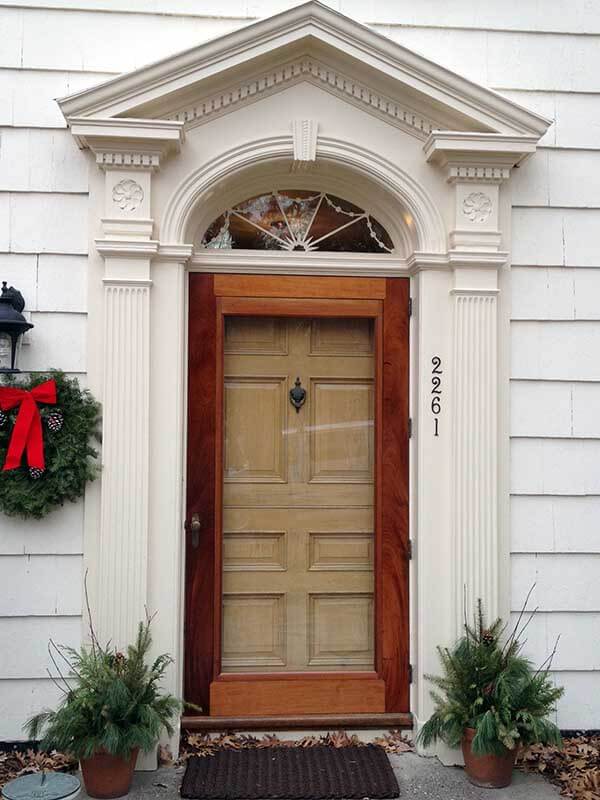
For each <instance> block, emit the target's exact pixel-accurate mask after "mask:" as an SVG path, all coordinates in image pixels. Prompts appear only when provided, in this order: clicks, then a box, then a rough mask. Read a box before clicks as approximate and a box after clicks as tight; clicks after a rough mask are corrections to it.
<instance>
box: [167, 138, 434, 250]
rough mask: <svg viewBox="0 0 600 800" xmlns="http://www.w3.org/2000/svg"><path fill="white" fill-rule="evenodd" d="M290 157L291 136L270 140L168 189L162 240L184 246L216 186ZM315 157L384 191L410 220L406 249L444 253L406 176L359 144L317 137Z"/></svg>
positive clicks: (416, 187) (232, 153)
mask: <svg viewBox="0 0 600 800" xmlns="http://www.w3.org/2000/svg"><path fill="white" fill-rule="evenodd" d="M292 157H293V141H292V136H291V134H288V135H281V136H272V137H268V138H264V139H258V140H255V141H250V142H246V143H244V144H242V145H239V146H236V147H234V148H232V149H231V150H228V151H226V152H224V153H222V154H221V155H220V156H219V157H218V158H216V159H214V160H213V161H212V162H210V163H209V164H205V165H203V166H201V167H200V168H198V169H196V170H194V171H193V172H191V173H190V174H189V175H187V176H186V177H185V178H184V180H183V181H181V182H180V183H178V184H177V186H175V187H174V188H173V190H172V192H171V195H170V197H169V200H168V201H167V204H166V207H165V211H164V215H163V221H162V224H161V233H162V235H163V236H164V239H165V240H166V241H168V242H181V241H185V239H186V236H187V234H188V231H187V227H188V224H189V221H190V219H191V217H192V215H193V213H194V210H195V209H196V208H197V207H199V206H202V204H203V202H204V198H205V196H206V195H209V196H210V197H214V195H215V191H216V187H217V185H218V183H219V182H220V181H223V180H224V179H226V178H227V177H229V176H230V175H233V174H236V175H240V174H241V173H242V172H243V171H244V170H246V169H247V168H249V167H251V166H253V165H257V164H260V165H262V166H264V167H265V169H266V168H268V167H269V166H270V162H280V161H281V160H282V159H286V158H287V159H289V160H290V162H291V160H292ZM317 158H318V159H319V161H321V160H322V161H323V162H329V163H330V164H335V165H337V166H342V167H344V168H346V169H350V170H353V171H354V172H355V173H356V175H357V178H359V177H360V179H363V180H364V181H366V182H367V183H369V184H372V185H373V186H377V185H378V186H380V187H382V188H383V189H385V190H386V191H387V192H388V193H389V194H390V195H391V197H392V198H393V199H394V201H395V202H396V203H397V204H398V207H399V208H402V209H404V211H405V212H406V213H407V214H410V216H411V219H412V230H411V234H412V236H413V237H414V241H413V242H412V246H411V249H414V250H425V251H428V252H436V251H438V252H445V250H446V240H447V234H446V226H445V224H444V221H443V219H442V216H441V213H440V210H439V208H438V207H437V205H436V204H435V203H434V201H433V199H432V198H431V197H430V196H429V194H428V193H427V191H426V190H425V189H424V187H423V186H422V184H421V183H419V182H418V181H417V180H415V179H414V178H413V177H412V176H411V175H409V174H408V173H407V172H405V171H404V170H402V169H400V168H399V167H398V166H397V165H396V164H393V163H391V162H390V161H388V160H386V159H385V158H383V157H382V156H380V155H379V154H377V153H374V152H373V151H372V150H369V149H368V148H367V147H364V146H363V145H360V144H356V143H354V142H348V141H342V140H339V139H335V138H332V137H326V136H319V137H318V141H317Z"/></svg>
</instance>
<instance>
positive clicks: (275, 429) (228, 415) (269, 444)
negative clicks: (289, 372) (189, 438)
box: [224, 376, 287, 483]
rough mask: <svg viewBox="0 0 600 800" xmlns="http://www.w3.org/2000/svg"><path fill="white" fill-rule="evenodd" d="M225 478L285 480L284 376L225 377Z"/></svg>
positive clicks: (239, 480)
mask: <svg viewBox="0 0 600 800" xmlns="http://www.w3.org/2000/svg"><path fill="white" fill-rule="evenodd" d="M224 394H225V458H224V480H225V481H226V482H229V483H248V482H256V481H259V482H269V481H272V482H279V483H282V482H285V480H286V475H287V462H286V439H285V436H284V430H285V413H286V405H285V400H286V397H285V395H286V379H285V377H262V376H256V377H254V376H253V377H244V376H242V377H237V376H227V378H226V380H225V392H224Z"/></svg>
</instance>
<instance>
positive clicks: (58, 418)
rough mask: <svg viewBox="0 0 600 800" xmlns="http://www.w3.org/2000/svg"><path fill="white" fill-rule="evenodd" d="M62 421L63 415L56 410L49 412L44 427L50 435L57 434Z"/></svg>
mask: <svg viewBox="0 0 600 800" xmlns="http://www.w3.org/2000/svg"><path fill="white" fill-rule="evenodd" d="M64 421H65V418H64V416H63V413H62V411H60V409H58V408H56V409H54V410H53V411H51V412H50V413H49V414H48V416H47V417H46V425H47V426H48V430H49V431H52V433H58V431H59V430H60V429H61V428H62V426H63V423H64Z"/></svg>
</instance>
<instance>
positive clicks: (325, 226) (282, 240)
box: [200, 189, 394, 253]
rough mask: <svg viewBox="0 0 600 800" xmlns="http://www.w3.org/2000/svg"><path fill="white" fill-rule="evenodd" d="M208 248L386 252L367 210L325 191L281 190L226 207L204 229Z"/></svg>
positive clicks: (381, 231) (388, 245) (386, 242)
mask: <svg viewBox="0 0 600 800" xmlns="http://www.w3.org/2000/svg"><path fill="white" fill-rule="evenodd" d="M200 246H201V247H203V248H208V249H212V250H240V249H241V250H303V251H310V250H329V251H338V252H345V253H391V252H392V250H393V248H394V245H393V244H392V240H391V238H390V236H389V234H388V232H387V231H386V230H385V228H384V227H383V226H382V225H381V224H380V223H379V222H377V220H376V219H375V218H374V217H372V216H371V215H370V214H367V212H366V211H363V209H361V208H359V207H358V206H355V205H354V204H353V203H349V202H348V201H347V200H341V199H340V198H339V197H335V196H334V195H332V194H326V193H325V192H309V191H299V190H297V189H292V190H281V191H276V192H271V193H270V194H261V195H259V196H258V197H251V198H250V199H249V200H245V201H244V202H243V203H238V205H236V206H234V207H233V208H229V209H227V211H225V213H223V214H221V216H220V217H218V218H217V219H216V220H215V221H214V222H213V223H212V224H211V225H209V227H208V229H207V230H206V232H205V234H204V236H203V238H202V241H201V244H200Z"/></svg>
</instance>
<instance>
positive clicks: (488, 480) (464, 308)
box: [451, 291, 499, 634]
mask: <svg viewBox="0 0 600 800" xmlns="http://www.w3.org/2000/svg"><path fill="white" fill-rule="evenodd" d="M453 340H454V355H453V361H454V364H453V372H454V392H453V395H454V397H453V420H452V440H453V441H452V445H453V446H452V492H451V496H452V502H453V512H452V532H453V546H454V558H453V564H454V569H455V580H454V581H453V585H454V591H455V604H454V605H455V623H456V632H457V634H459V633H460V632H461V631H462V626H463V623H464V620H465V615H466V616H467V618H468V619H469V620H470V619H471V618H472V614H473V610H474V608H475V604H476V602H477V598H481V599H482V600H483V602H484V606H485V609H486V612H487V614H488V617H489V618H490V619H491V618H494V617H495V616H496V615H497V614H498V610H499V603H498V600H499V598H498V559H499V550H498V482H497V481H498V467H497V458H498V408H497V406H498V399H497V393H498V385H497V382H498V377H497V369H498V366H497V300H496V294H495V292H489V293H485V292H484V293H475V292H472V293H471V292H469V293H462V292H460V291H458V292H456V293H455V296H454V336H453Z"/></svg>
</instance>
